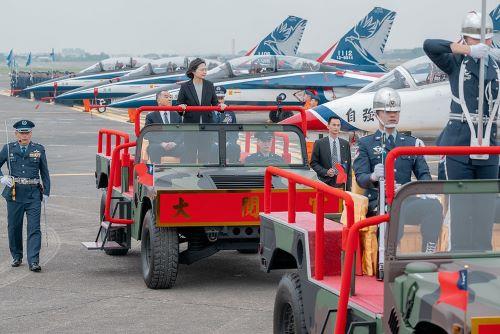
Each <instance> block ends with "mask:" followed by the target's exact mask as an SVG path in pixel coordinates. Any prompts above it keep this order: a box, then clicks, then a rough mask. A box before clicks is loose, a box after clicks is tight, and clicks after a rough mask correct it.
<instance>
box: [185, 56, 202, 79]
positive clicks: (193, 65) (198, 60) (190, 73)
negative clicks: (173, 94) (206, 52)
mask: <svg viewBox="0 0 500 334" xmlns="http://www.w3.org/2000/svg"><path fill="white" fill-rule="evenodd" d="M201 64H205V65H206V63H205V61H204V60H203V59H201V58H196V59H193V60H192V61H191V62H190V63H189V66H188V69H187V71H186V75H187V76H188V77H189V78H190V79H193V78H194V74H193V72H194V71H196V69H197V68H198V66H200V65H201Z"/></svg>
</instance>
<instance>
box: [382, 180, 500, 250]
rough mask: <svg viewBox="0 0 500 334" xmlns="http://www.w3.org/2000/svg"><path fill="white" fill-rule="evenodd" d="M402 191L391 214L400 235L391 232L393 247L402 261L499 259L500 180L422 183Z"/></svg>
mask: <svg viewBox="0 0 500 334" xmlns="http://www.w3.org/2000/svg"><path fill="white" fill-rule="evenodd" d="M404 188H407V189H404ZM404 188H403V189H402V193H401V194H398V195H401V196H403V199H401V198H399V199H398V197H400V196H396V199H395V202H394V203H395V206H396V207H393V208H394V209H395V210H394V211H393V210H391V223H390V224H396V225H397V226H396V227H397V235H396V233H395V231H393V235H392V239H391V242H390V243H392V244H393V246H392V247H393V249H394V248H395V249H396V256H397V257H398V258H408V257H415V256H418V257H421V256H424V257H425V256H429V257H457V256H481V255H489V256H498V255H500V181H497V180H481V181H446V182H423V183H421V184H413V185H409V186H408V187H404ZM391 230H392V229H391ZM390 247H391V246H389V248H390Z"/></svg>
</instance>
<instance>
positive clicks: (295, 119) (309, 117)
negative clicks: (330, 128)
mask: <svg viewBox="0 0 500 334" xmlns="http://www.w3.org/2000/svg"><path fill="white" fill-rule="evenodd" d="M306 122H307V130H325V128H326V126H325V124H323V123H322V122H321V121H320V119H319V118H318V116H317V115H315V114H314V113H313V112H312V109H307V110H306ZM279 124H288V125H296V126H298V127H301V126H302V115H301V114H295V115H293V116H292V117H289V118H287V119H284V120H282V121H281V122H279Z"/></svg>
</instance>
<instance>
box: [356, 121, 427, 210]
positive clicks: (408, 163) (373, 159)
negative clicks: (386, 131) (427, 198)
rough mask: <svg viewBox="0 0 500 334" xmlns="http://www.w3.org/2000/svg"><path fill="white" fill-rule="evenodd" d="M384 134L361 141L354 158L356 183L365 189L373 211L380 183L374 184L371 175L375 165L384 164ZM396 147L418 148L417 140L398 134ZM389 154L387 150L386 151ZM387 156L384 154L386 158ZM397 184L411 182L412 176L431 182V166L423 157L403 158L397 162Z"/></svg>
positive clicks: (378, 133) (370, 136)
mask: <svg viewBox="0 0 500 334" xmlns="http://www.w3.org/2000/svg"><path fill="white" fill-rule="evenodd" d="M381 137H382V132H381V131H380V130H378V131H377V132H375V133H374V134H373V135H368V136H365V137H363V138H360V139H359V142H358V152H357V153H356V157H355V158H354V163H353V168H354V174H355V175H356V182H357V183H358V185H359V186H360V187H362V188H365V189H366V191H365V196H366V197H368V201H369V207H370V209H371V210H374V208H375V207H376V206H377V200H378V182H372V180H370V175H371V174H372V173H373V170H374V169H375V165H377V164H379V163H385V162H382V144H381V140H380V139H381ZM394 143H395V147H398V146H417V145H416V144H417V138H415V137H412V136H407V135H404V134H401V133H397V136H396V140H395V142H394ZM386 152H387V150H386ZM386 155H387V154H384V156H386ZM395 167H396V177H395V178H396V182H397V183H399V184H405V183H408V182H410V181H411V174H412V172H413V174H414V175H415V177H416V178H417V179H418V180H431V174H430V172H429V166H428V165H427V162H425V159H424V157H423V156H401V157H399V158H398V159H397V160H396V164H395Z"/></svg>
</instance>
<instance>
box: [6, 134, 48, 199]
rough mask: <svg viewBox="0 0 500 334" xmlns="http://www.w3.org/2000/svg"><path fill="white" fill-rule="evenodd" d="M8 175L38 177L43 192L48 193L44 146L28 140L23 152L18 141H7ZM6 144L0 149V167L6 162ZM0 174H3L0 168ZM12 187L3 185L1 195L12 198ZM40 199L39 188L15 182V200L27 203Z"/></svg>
mask: <svg viewBox="0 0 500 334" xmlns="http://www.w3.org/2000/svg"><path fill="white" fill-rule="evenodd" d="M9 151H10V152H9V153H10V168H11V169H12V170H11V171H10V175H12V176H13V177H19V178H29V179H40V180H41V182H42V185H43V194H44V195H47V196H48V195H49V194H50V176H49V168H48V166H47V157H46V156H45V148H44V147H43V146H42V145H40V144H37V143H33V142H30V143H29V144H28V147H27V149H26V152H25V153H24V154H23V153H22V152H21V147H20V145H19V143H18V142H12V143H9ZM7 158H8V157H7V145H4V146H3V148H2V151H0V168H1V167H2V166H3V165H4V164H5V163H6V162H7ZM0 176H3V173H2V171H1V170H0ZM11 192H12V188H9V187H5V189H4V190H3V193H2V196H3V197H5V198H6V199H7V200H9V201H10V200H12V193H11ZM34 200H41V196H40V189H39V188H38V187H37V186H34V185H23V184H18V183H16V202H22V203H29V202H33V201H34Z"/></svg>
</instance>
